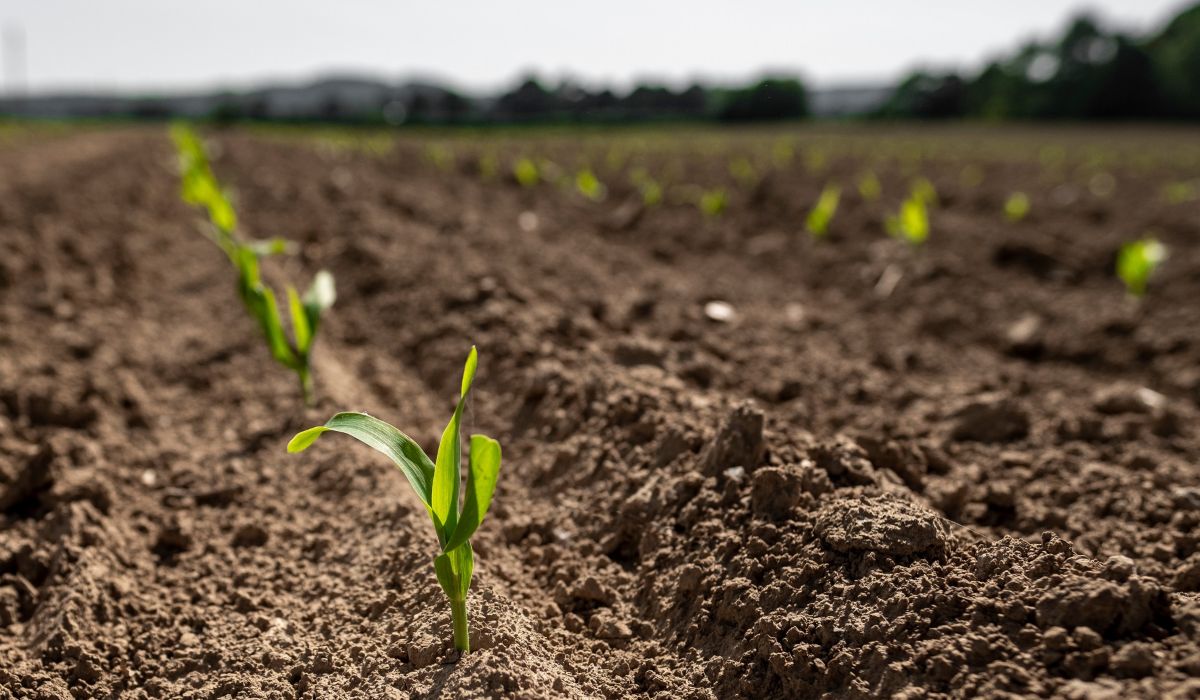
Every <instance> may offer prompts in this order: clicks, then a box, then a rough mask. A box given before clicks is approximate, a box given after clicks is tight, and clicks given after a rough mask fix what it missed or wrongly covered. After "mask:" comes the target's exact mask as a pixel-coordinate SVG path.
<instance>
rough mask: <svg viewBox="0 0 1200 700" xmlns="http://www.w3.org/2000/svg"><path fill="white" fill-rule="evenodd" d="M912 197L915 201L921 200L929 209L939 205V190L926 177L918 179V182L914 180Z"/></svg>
mask: <svg viewBox="0 0 1200 700" xmlns="http://www.w3.org/2000/svg"><path fill="white" fill-rule="evenodd" d="M912 196H913V198H915V199H920V200H921V202H922V203H923V204H924V205H925V206H927V207H936V206H937V204H938V194H937V188H936V187H934V186H933V183H932V182H930V181H929V178H926V177H918V178H917V179H916V180H913V183H912Z"/></svg>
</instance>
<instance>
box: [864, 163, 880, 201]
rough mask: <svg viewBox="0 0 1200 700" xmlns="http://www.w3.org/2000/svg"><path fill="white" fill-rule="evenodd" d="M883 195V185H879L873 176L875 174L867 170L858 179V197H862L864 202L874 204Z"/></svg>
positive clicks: (877, 179) (876, 178)
mask: <svg viewBox="0 0 1200 700" xmlns="http://www.w3.org/2000/svg"><path fill="white" fill-rule="evenodd" d="M882 194H883V185H882V184H880V182H879V178H878V177H876V176H875V172H874V171H872V170H868V171H867V172H865V173H863V174H862V176H861V177H859V178H858V196H859V197H862V200H863V201H864V202H874V201H876V200H878V199H879V197H880V195H882Z"/></svg>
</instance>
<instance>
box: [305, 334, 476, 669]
mask: <svg viewBox="0 0 1200 700" xmlns="http://www.w3.org/2000/svg"><path fill="white" fill-rule="evenodd" d="M478 361H479V356H478V353H477V352H476V350H475V348H474V347H472V348H471V352H470V353H469V354H468V355H467V362H466V365H465V366H464V367H463V375H462V383H461V389H460V391H459V398H458V404H457V406H456V407H455V409H454V415H453V416H451V418H450V422H449V423H448V424H447V425H446V429H445V430H443V431H442V439H441V442H440V443H439V444H438V451H437V457H436V459H435V460H431V459H430V458H429V457H428V456H427V455H426V454H425V452H424V450H422V449H421V447H420V445H418V444H417V443H416V442H415V441H414V440H413V439H412V438H410V437H408V436H407V435H405V434H404V433H402V432H400V431H399V430H397V429H396V428H395V427H393V426H392V425H390V424H388V423H386V422H384V421H381V420H379V419H378V418H374V417H372V416H369V415H367V414H365V413H354V412H345V413H338V414H336V415H334V416H333V417H332V418H330V419H329V420H328V421H327V422H326V423H325V424H324V425H319V426H317V427H314V428H309V429H308V430H305V431H303V432H300V433H297V434H296V435H295V437H293V438H292V439H291V441H290V442H288V446H287V449H288V452H293V453H295V452H302V451H304V450H306V449H308V447H309V446H311V445H312V444H313V443H314V442H316V441H317V439H318V438H320V437H321V435H322V434H323V433H325V432H327V431H330V430H332V431H334V432H338V433H343V434H345V435H349V436H350V437H352V438H355V439H356V440H358V441H360V442H362V443H363V444H365V445H367V446H368V447H371V448H373V449H375V450H376V451H378V452H380V453H382V454H384V455H386V456H387V457H388V458H390V459H391V460H392V462H393V463H394V464H395V465H396V467H397V468H398V469H399V470H400V471H401V472H402V473H403V474H404V476H405V478H407V479H408V483H409V485H410V486H411V487H412V489H413V491H414V492H416V494H417V497H418V498H420V499H421V504H422V505H424V506H425V510H426V511H427V512H428V513H429V517H430V519H431V520H433V528H434V531H435V532H436V533H437V538H438V548H439V552H438V555H437V557H436V558H434V560H433V569H434V572H435V573H436V574H437V579H438V583H439V584H441V587H442V591H443V592H445V594H446V597H447V598H448V599H449V601H450V616H451V621H452V622H453V625H454V648H456V649H458V650H459V651H461V652H463V653H464V654H465V653H467V652H469V651H470V650H471V637H470V630H469V628H468V622H467V592H468V591H469V590H470V588H471V578H472V575H473V574H474V571H475V557H474V552H473V550H472V549H471V536H472V535H474V534H475V531H476V530H478V529H479V526H480V525H481V524H482V523H483V518H484V516H486V515H487V511H488V507H489V506H490V505H491V503H492V495H493V494H494V493H495V490H496V481H497V479H498V478H499V475H500V443H499V442H497V441H495V440H493V439H492V438H490V437H488V436H486V435H472V436H471V441H470V453H469V454H470V456H469V462H468V463H469V470H468V472H467V482H466V494H465V496H463V497H461V498H460V494H459V487H460V484H461V480H462V444H461V442H462V439H461V435H460V429H459V425H460V423H461V422H462V415H463V410H464V408H465V407H466V404H467V397H468V396H469V395H470V392H471V384H472V382H473V381H474V379H475V368H476V366H477V364H478ZM460 501H461V504H460Z"/></svg>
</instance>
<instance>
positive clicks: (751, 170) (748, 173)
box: [729, 156, 759, 189]
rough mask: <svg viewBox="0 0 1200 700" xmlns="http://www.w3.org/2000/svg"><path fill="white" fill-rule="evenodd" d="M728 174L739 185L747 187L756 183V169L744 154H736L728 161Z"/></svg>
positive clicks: (757, 178)
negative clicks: (735, 156) (736, 155)
mask: <svg viewBox="0 0 1200 700" xmlns="http://www.w3.org/2000/svg"><path fill="white" fill-rule="evenodd" d="M729 174H730V175H732V176H733V179H734V180H736V181H737V183H738V185H740V186H741V187H744V188H747V189H749V188H751V187H754V186H755V185H756V184H758V180H759V176H758V169H757V168H755V167H754V163H751V162H750V159H749V158H747V157H745V156H738V157H737V158H734V159H733V160H731V161H730V162H729Z"/></svg>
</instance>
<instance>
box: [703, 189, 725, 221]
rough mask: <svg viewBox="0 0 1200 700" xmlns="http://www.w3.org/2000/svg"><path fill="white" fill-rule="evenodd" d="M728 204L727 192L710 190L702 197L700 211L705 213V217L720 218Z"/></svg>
mask: <svg viewBox="0 0 1200 700" xmlns="http://www.w3.org/2000/svg"><path fill="white" fill-rule="evenodd" d="M727 204H728V201H727V198H726V197H725V190H722V189H715V190H708V191H707V192H704V193H703V194H701V195H700V211H702V212H704V215H705V216H720V215H721V214H722V213H724V211H725V207H726V205H727Z"/></svg>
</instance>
